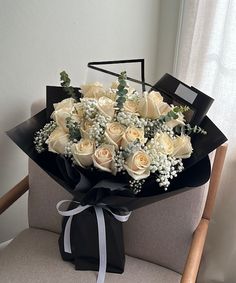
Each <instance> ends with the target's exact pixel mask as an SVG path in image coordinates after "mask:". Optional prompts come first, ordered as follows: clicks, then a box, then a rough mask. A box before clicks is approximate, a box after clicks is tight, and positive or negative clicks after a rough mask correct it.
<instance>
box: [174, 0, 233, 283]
mask: <svg viewBox="0 0 236 283" xmlns="http://www.w3.org/2000/svg"><path fill="white" fill-rule="evenodd" d="M179 26H180V29H179V31H180V32H179V37H178V40H177V48H176V61H175V66H174V74H175V76H177V77H178V78H179V79H181V80H183V81H185V82H186V83H188V84H190V85H194V86H195V87H197V88H199V89H200V90H202V91H203V92H205V93H207V94H208V95H210V96H212V97H213V98H214V99H215V102H214V104H213V106H212V108H211V110H210V111H209V116H210V118H211V119H212V120H213V121H214V122H215V123H216V125H217V126H218V127H219V128H220V129H221V130H222V131H223V132H224V133H225V135H227V137H228V139H229V142H228V143H229V150H228V154H227V159H226V164H225V168H224V173H223V179H222V182H221V186H220V191H219V193H218V196H217V203H216V207H215V211H214V215H213V219H212V221H211V224H210V229H209V233H208V237H207V242H206V246H205V251H204V259H203V262H202V266H201V270H200V274H199V277H198V282H200V283H213V282H215V283H216V282H217V283H218V282H227V283H234V282H236V220H235V219H236V126H235V121H236V0H231V1H230V0H185V1H184V0H183V1H182V7H181V15H180V24H179Z"/></svg>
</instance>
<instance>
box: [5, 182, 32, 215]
mask: <svg viewBox="0 0 236 283" xmlns="http://www.w3.org/2000/svg"><path fill="white" fill-rule="evenodd" d="M28 189H29V176H26V177H25V178H24V179H23V180H21V181H20V182H19V183H18V184H17V185H15V187H13V188H12V189H11V190H10V191H9V192H7V193H6V194H5V195H3V196H2V197H1V198H0V214H2V213H3V212H4V211H5V210H6V209H7V208H8V207H9V206H11V205H12V204H13V203H14V202H15V201H16V200H17V199H18V198H19V197H21V196H22V195H23V194H24V193H25V192H26V191H27V190H28Z"/></svg>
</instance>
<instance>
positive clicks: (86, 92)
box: [81, 82, 106, 99]
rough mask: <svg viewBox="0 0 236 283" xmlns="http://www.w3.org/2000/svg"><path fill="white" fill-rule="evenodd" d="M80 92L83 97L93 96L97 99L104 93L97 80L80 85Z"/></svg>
mask: <svg viewBox="0 0 236 283" xmlns="http://www.w3.org/2000/svg"><path fill="white" fill-rule="evenodd" d="M81 92H82V94H83V96H84V97H86V98H95V99H99V98H100V97H102V96H104V95H105V93H106V91H105V89H104V87H103V85H102V84H101V83H99V82H95V83H91V84H85V85H82V86H81Z"/></svg>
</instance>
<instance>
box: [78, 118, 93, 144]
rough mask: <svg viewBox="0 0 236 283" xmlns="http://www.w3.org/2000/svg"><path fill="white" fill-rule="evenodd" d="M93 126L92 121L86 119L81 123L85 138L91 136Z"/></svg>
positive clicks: (81, 131) (81, 130) (82, 133)
mask: <svg viewBox="0 0 236 283" xmlns="http://www.w3.org/2000/svg"><path fill="white" fill-rule="evenodd" d="M92 126H93V122H92V121H88V120H84V121H83V122H82V123H81V125H80V133H81V135H82V137H83V138H87V139H88V138H89V132H90V129H91V127H92Z"/></svg>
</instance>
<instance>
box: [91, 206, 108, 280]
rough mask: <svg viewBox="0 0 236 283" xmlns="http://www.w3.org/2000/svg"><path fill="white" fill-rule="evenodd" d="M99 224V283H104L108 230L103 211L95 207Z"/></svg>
mask: <svg viewBox="0 0 236 283" xmlns="http://www.w3.org/2000/svg"><path fill="white" fill-rule="evenodd" d="M94 209H95V212H96V216H97V222H98V243H99V272H98V278H97V283H104V281H105V275H106V268H107V247H106V228H105V219H104V213H103V209H102V208H101V207H94Z"/></svg>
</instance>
